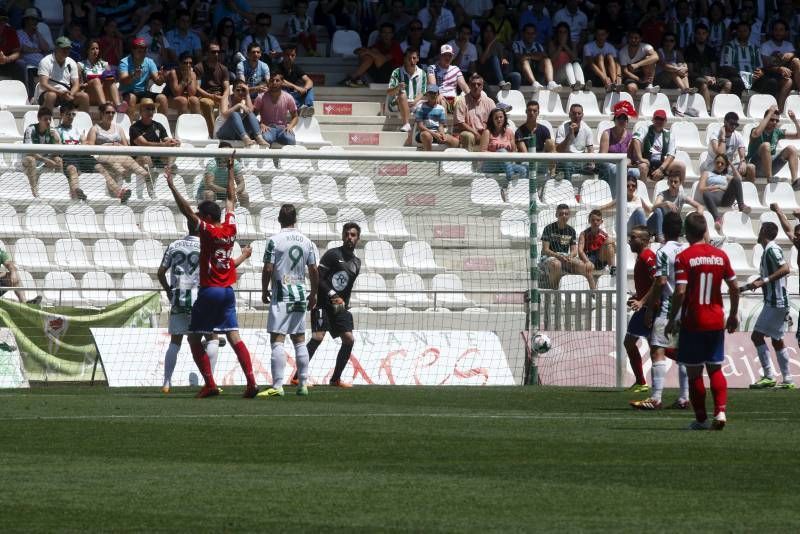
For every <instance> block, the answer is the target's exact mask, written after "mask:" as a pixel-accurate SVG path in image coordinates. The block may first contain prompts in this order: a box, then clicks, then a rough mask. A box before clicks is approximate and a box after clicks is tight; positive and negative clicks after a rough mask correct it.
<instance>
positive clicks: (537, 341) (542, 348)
mask: <svg viewBox="0 0 800 534" xmlns="http://www.w3.org/2000/svg"><path fill="white" fill-rule="evenodd" d="M551 346H552V343H550V338H549V337H547V336H546V335H544V334H536V335H535V336H533V342H532V343H531V347H532V348H533V350H534V351H536V352H538V353H539V354H544V353H545V352H547V351H548V350H550V347H551Z"/></svg>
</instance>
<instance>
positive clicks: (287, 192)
mask: <svg viewBox="0 0 800 534" xmlns="http://www.w3.org/2000/svg"><path fill="white" fill-rule="evenodd" d="M270 197H271V198H272V201H273V202H278V203H281V204H303V203H305V201H306V199H305V197H304V196H303V191H302V189H300V181H299V180H298V179H297V178H296V177H294V176H286V175H281V176H275V177H274V178H273V179H272V185H271V186H270Z"/></svg>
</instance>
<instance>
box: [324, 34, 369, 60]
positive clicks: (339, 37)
mask: <svg viewBox="0 0 800 534" xmlns="http://www.w3.org/2000/svg"><path fill="white" fill-rule="evenodd" d="M361 46H362V45H361V36H359V35H358V32H355V31H352V30H336V33H334V34H333V37H331V56H344V57H354V56H355V50H356V49H357V48H361Z"/></svg>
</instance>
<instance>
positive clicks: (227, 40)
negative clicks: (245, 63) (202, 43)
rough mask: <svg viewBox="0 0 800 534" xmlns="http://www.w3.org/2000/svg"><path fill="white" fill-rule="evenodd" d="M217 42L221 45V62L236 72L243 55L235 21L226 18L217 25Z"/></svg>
mask: <svg viewBox="0 0 800 534" xmlns="http://www.w3.org/2000/svg"><path fill="white" fill-rule="evenodd" d="M215 41H216V42H217V44H219V49H220V56H219V60H220V61H221V62H222V64H223V65H231V66H233V69H231V71H232V72H233V71H235V70H236V67H237V66H238V65H239V63H241V59H240V58H241V55H242V53H241V52H239V37H238V36H237V35H236V27H235V26H234V25H233V20H231V19H229V18H225V19H222V21H220V23H219V24H218V25H217V32H216V39H215ZM251 44H252V43H251ZM259 51H260V49H259ZM248 56H249V51H248ZM259 57H260V54H259ZM267 79H269V77H267Z"/></svg>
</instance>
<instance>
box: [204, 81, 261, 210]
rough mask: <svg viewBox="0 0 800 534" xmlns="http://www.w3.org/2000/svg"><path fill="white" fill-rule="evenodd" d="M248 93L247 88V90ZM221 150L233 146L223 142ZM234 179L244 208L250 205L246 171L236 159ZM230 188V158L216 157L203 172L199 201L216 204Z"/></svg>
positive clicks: (240, 202) (234, 162) (237, 196)
mask: <svg viewBox="0 0 800 534" xmlns="http://www.w3.org/2000/svg"><path fill="white" fill-rule="evenodd" d="M245 91H247V88H245ZM219 148H231V144H230V143H228V142H227V141H222V142H221V143H220V144H219ZM233 177H234V179H235V180H236V198H237V199H238V200H239V204H241V205H242V206H244V207H248V206H249V205H250V196H249V195H248V194H247V191H246V190H245V180H244V169H243V168H242V163H241V162H240V161H239V160H238V159H235V160H233ZM227 188H228V158H227V157H225V156H223V157H216V158H211V160H210V161H209V162H208V164H207V165H206V168H205V171H204V172H203V181H202V182H201V183H200V187H199V188H198V189H197V201H198V202H202V201H204V200H210V201H212V202H216V201H218V200H225V192H226V191H227Z"/></svg>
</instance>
